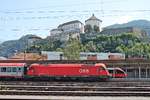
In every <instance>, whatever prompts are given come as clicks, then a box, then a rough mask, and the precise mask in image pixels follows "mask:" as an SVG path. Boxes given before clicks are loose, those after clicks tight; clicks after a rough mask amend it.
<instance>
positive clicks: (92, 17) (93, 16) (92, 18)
mask: <svg viewBox="0 0 150 100" xmlns="http://www.w3.org/2000/svg"><path fill="white" fill-rule="evenodd" d="M88 20H98V21H100V22H102V20H100V19H98V18H96V17H95V15H94V14H93V15H92V16H91V17H90V18H89V19H87V20H85V22H87V21H88Z"/></svg>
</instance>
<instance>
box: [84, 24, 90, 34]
mask: <svg viewBox="0 0 150 100" xmlns="http://www.w3.org/2000/svg"><path fill="white" fill-rule="evenodd" d="M84 32H85V33H90V32H92V27H91V25H85V26H84Z"/></svg>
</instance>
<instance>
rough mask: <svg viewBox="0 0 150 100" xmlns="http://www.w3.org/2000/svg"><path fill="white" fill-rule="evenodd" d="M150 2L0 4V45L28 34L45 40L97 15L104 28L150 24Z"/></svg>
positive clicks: (24, 0)
mask: <svg viewBox="0 0 150 100" xmlns="http://www.w3.org/2000/svg"><path fill="white" fill-rule="evenodd" d="M149 4H150V0H0V42H1V41H6V40H15V39H19V38H20V37H22V36H25V35H27V34H33V35H37V36H41V37H43V38H45V37H46V36H49V35H50V30H51V29H53V28H57V26H58V25H59V24H62V23H65V22H68V21H72V20H79V21H81V22H82V23H85V20H86V19H88V18H89V17H91V15H92V14H93V13H94V15H95V16H96V17H97V18H99V19H101V20H102V21H103V22H102V27H106V26H109V25H112V24H122V23H127V22H129V21H132V20H139V19H145V20H149V21H150V6H149Z"/></svg>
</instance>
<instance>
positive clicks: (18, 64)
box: [0, 63, 26, 67]
mask: <svg viewBox="0 0 150 100" xmlns="http://www.w3.org/2000/svg"><path fill="white" fill-rule="evenodd" d="M25 65H26V63H0V67H4V66H10V67H11V66H12V67H13V66H16V67H17V66H18V67H23V66H25Z"/></svg>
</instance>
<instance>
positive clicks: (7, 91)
mask: <svg viewBox="0 0 150 100" xmlns="http://www.w3.org/2000/svg"><path fill="white" fill-rule="evenodd" d="M0 95H41V96H49V95H53V96H56V95H61V96H150V87H148V88H147V87H146V88H145V87H138V88H137V87H87V86H86V87H80V86H78V87H77V86H75V87H71V86H70V87H69V86H8V85H5V86H4V85H3V86H1V91H0Z"/></svg>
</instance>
